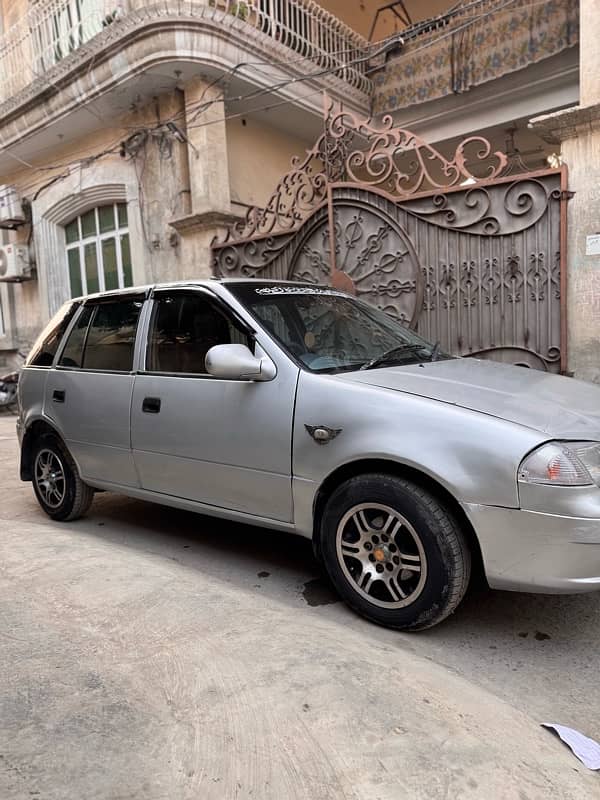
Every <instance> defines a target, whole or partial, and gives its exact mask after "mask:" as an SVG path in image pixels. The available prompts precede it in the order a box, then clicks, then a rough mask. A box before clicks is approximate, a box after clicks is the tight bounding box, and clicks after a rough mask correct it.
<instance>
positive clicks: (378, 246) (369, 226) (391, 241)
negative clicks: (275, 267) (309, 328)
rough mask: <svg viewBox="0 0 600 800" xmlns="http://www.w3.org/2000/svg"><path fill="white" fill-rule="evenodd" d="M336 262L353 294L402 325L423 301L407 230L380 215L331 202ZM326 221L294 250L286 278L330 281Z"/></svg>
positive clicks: (380, 212) (411, 318)
mask: <svg viewBox="0 0 600 800" xmlns="http://www.w3.org/2000/svg"><path fill="white" fill-rule="evenodd" d="M333 219H334V226H335V247H336V263H337V266H338V269H339V270H340V271H341V272H343V274H344V275H345V277H346V280H347V282H348V283H347V285H348V286H349V287H351V288H352V291H354V293H355V294H356V295H357V296H358V297H362V298H363V299H365V300H368V301H369V302H370V303H371V304H372V305H374V306H377V307H378V308H381V309H385V310H386V311H387V312H388V313H390V314H392V316H394V317H396V318H397V319H399V320H400V321H402V322H405V323H407V324H414V322H415V320H416V317H417V315H418V313H419V310H420V304H421V301H422V280H421V267H420V265H419V259H418V256H417V253H416V251H415V249H414V246H413V244H412V242H411V240H410V238H409V237H408V236H407V235H406V232H405V231H404V230H403V229H402V228H401V227H400V226H399V225H398V224H397V223H395V222H394V220H393V218H391V217H390V216H389V215H388V214H386V213H385V211H383V210H380V209H377V208H375V207H372V208H370V207H369V206H367V205H366V204H362V205H355V204H353V203H351V202H349V201H348V202H341V201H338V202H336V203H334V207H333ZM329 242H330V237H329V232H328V221H327V219H326V218H324V217H322V218H321V220H320V221H319V222H318V224H316V225H315V226H314V227H313V228H312V230H311V232H310V234H309V236H308V238H306V239H305V240H304V241H303V243H302V244H301V245H299V246H298V248H297V251H296V253H295V254H292V261H291V265H290V269H289V273H288V277H289V278H290V279H292V280H301V281H307V282H309V283H327V282H328V281H329V277H330V266H329V264H330V259H329Z"/></svg>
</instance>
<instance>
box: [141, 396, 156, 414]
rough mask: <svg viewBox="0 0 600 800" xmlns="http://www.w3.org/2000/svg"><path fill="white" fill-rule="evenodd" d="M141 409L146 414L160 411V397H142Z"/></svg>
mask: <svg viewBox="0 0 600 800" xmlns="http://www.w3.org/2000/svg"><path fill="white" fill-rule="evenodd" d="M142 411H145V412H146V414H158V412H159V411H160V397H144V401H143V403H142Z"/></svg>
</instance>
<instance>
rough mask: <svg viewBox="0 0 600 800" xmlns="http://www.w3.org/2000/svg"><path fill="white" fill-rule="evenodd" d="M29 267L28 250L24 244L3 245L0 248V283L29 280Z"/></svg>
mask: <svg viewBox="0 0 600 800" xmlns="http://www.w3.org/2000/svg"><path fill="white" fill-rule="evenodd" d="M30 277H31V265H30V263H29V250H28V248H27V246H26V245H24V244H4V245H1V246H0V281H4V282H12V283H15V282H17V283H18V282H19V281H26V280H29V278H30Z"/></svg>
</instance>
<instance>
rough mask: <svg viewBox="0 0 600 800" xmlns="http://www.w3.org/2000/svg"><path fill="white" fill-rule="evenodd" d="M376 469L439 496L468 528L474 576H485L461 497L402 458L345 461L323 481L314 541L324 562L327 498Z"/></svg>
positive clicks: (317, 501)
mask: <svg viewBox="0 0 600 800" xmlns="http://www.w3.org/2000/svg"><path fill="white" fill-rule="evenodd" d="M374 472H383V473H386V474H387V475H393V476H395V477H398V478H405V479H407V480H410V481H412V482H413V483H415V484H417V485H418V486H420V487H421V488H422V489H426V490H427V491H428V492H430V493H431V494H432V495H434V497H436V498H437V499H438V500H439V501H440V502H441V503H442V504H443V505H444V506H445V507H446V508H447V509H448V511H449V512H450V513H451V514H452V515H453V516H454V517H455V519H456V520H457V521H458V523H459V524H460V526H461V529H462V530H463V531H464V534H465V536H466V539H467V543H468V545H469V548H470V550H471V558H472V571H473V575H476V576H477V577H478V578H485V570H484V566H483V557H482V553H481V547H480V544H479V539H478V538H477V534H476V533H475V529H474V528H473V526H472V524H471V522H470V520H469V518H468V517H467V515H466V514H465V512H464V510H463V508H462V506H461V505H460V503H459V502H458V500H457V499H456V498H455V497H454V495H452V494H451V492H449V491H448V489H446V487H445V486H443V485H442V484H441V483H439V482H438V481H436V480H435V478H432V477H431V476H430V475H428V474H427V473H425V472H422V471H421V470H419V469H416V468H415V467H411V466H408V465H406V464H402V463H401V462H398V461H392V460H391V459H390V460H388V459H382V458H370V459H360V460H357V461H351V462H349V463H347V464H343V465H341V466H340V467H338V468H337V469H335V470H334V471H333V472H332V473H331V474H330V475H328V476H327V477H326V478H325V480H324V481H323V482H322V483H321V485H320V487H319V489H318V491H317V493H316V495H315V499H314V503H313V533H312V543H313V550H314V553H315V556H316V557H317V559H318V560H319V561H321V541H320V539H321V517H322V515H323V511H324V510H325V506H326V504H327V500H328V499H329V497H331V495H332V493H333V492H334V491H335V490H336V489H337V488H338V486H340V485H341V484H342V483H344V482H345V481H347V480H349V479H350V478H355V477H357V476H359V475H367V474H370V473H374Z"/></svg>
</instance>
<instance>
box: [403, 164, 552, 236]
mask: <svg viewBox="0 0 600 800" xmlns="http://www.w3.org/2000/svg"><path fill="white" fill-rule="evenodd" d="M555 199H556V198H555V197H554V196H553V193H552V192H550V191H547V189H546V187H545V186H544V184H543V182H542V181H540V180H534V179H532V178H527V177H525V178H523V177H521V178H518V179H517V178H516V179H515V180H514V181H513V182H508V183H506V184H504V185H503V186H498V185H493V186H477V187H475V188H473V189H466V190H464V191H462V192H450V193H448V194H435V195H432V196H428V197H420V198H417V199H413V200H407V201H405V202H404V203H403V208H405V209H406V210H407V211H409V212H410V213H411V214H414V215H415V216H416V217H420V218H421V219H426V220H427V221H428V222H429V223H431V224H432V225H438V226H439V227H441V228H445V229H450V230H461V231H466V232H468V233H475V234H478V235H481V236H498V235H500V236H504V235H506V234H507V233H518V232H519V231H523V230H525V229H526V228H530V227H531V226H532V225H535V224H536V222H538V221H539V220H540V219H541V218H542V216H543V215H544V214H545V213H546V210H547V208H548V203H550V202H551V201H552V200H555Z"/></svg>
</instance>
